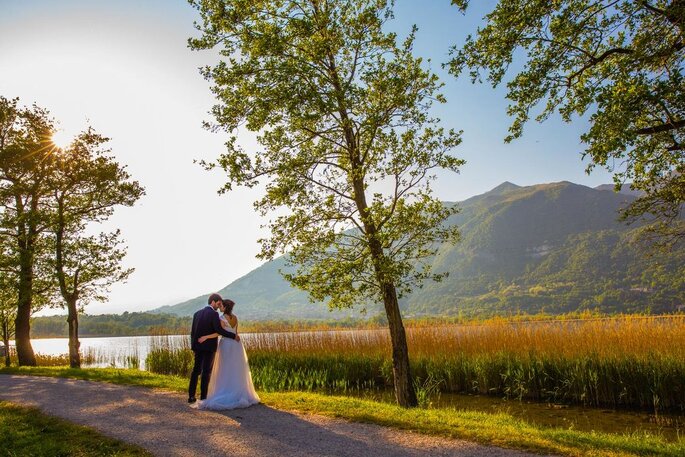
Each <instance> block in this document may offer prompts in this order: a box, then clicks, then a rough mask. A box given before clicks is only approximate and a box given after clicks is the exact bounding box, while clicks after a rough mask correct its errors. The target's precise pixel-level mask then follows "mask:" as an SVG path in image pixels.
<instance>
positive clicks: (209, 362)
mask: <svg viewBox="0 0 685 457" xmlns="http://www.w3.org/2000/svg"><path fill="white" fill-rule="evenodd" d="M213 365H214V352H208V351H195V364H194V365H193V372H192V373H191V374H190V385H189V386H188V398H195V391H196V390H197V377H198V376H200V375H201V378H200V400H204V399H205V398H207V388H208V387H209V377H210V376H211V375H212V366H213Z"/></svg>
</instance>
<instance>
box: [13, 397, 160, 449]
mask: <svg viewBox="0 0 685 457" xmlns="http://www.w3.org/2000/svg"><path fill="white" fill-rule="evenodd" d="M0 454H1V455H3V456H11V457H18V456H27V457H28V456H31V457H42V456H45V457H55V456H72V457H80V456H89V457H91V456H92V457H99V456H102V457H105V456H107V457H150V456H151V455H152V454H150V453H149V452H147V451H145V450H144V449H142V448H139V447H137V446H132V445H130V444H126V443H123V442H121V441H117V440H115V439H112V438H108V437H106V436H103V435H101V434H100V433H98V432H96V431H95V430H93V429H90V428H88V427H82V426H79V425H75V424H72V423H69V422H66V421H63V420H61V419H58V418H56V417H52V416H48V415H45V414H43V413H41V412H40V411H39V410H37V409H35V408H26V407H23V406H18V405H15V404H13V403H8V402H5V401H0Z"/></svg>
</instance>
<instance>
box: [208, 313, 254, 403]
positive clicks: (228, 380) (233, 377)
mask: <svg viewBox="0 0 685 457" xmlns="http://www.w3.org/2000/svg"><path fill="white" fill-rule="evenodd" d="M221 320H222V321H223V322H226V323H227V324H228V328H227V330H228V331H229V332H235V331H236V330H235V328H233V327H231V324H230V323H228V321H227V320H226V318H225V317H224V316H221ZM257 403H259V396H258V395H257V392H255V390H254V385H253V384H252V375H251V374H250V366H249V365H248V364H247V354H246V353H245V348H244V347H243V343H242V342H240V341H235V340H233V339H231V338H223V337H220V340H219V347H218V349H217V351H216V354H215V356H214V367H213V368H212V377H211V378H210V380H209V388H208V391H207V399H206V400H204V401H200V402H199V405H198V408H199V409H210V410H224V409H235V408H247V407H248V406H251V405H256V404H257Z"/></svg>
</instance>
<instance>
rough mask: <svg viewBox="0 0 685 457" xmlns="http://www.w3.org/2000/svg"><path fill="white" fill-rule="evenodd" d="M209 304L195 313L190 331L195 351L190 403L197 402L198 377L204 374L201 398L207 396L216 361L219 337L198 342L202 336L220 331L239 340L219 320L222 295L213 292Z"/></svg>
mask: <svg viewBox="0 0 685 457" xmlns="http://www.w3.org/2000/svg"><path fill="white" fill-rule="evenodd" d="M207 302H208V305H207V306H205V307H204V308H202V309H201V310H199V311H197V312H196V313H195V314H194V315H193V327H192V329H191V331H190V340H191V343H190V348H191V349H192V350H193V352H194V353H195V364H194V365H193V372H192V373H191V374H190V385H189V386H188V403H195V401H196V399H195V391H196V390H197V377H198V376H200V374H202V378H201V380H200V400H204V399H205V398H207V388H208V387H209V377H210V375H211V374H212V365H213V363H214V353H215V352H216V347H217V341H218V338H208V339H207V340H205V342H204V343H200V342H198V339H199V338H200V337H201V336H204V335H209V334H211V333H218V334H219V335H222V336H224V337H226V338H232V339H234V340H238V339H239V338H240V337H238V336H237V335H236V334H235V333H231V332H228V331H226V330H224V328H223V327H222V326H221V322H220V320H219V315H218V314H217V312H216V310H217V308H218V307H219V305H220V304H221V296H220V295H219V294H212V295H210V296H209V299H208V300H207Z"/></svg>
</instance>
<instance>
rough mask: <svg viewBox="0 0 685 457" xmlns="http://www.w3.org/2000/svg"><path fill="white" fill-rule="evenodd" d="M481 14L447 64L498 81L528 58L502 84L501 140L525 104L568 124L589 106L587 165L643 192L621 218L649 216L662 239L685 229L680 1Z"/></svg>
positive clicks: (504, 1) (559, 4) (518, 4)
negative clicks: (508, 120) (505, 124)
mask: <svg viewBox="0 0 685 457" xmlns="http://www.w3.org/2000/svg"><path fill="white" fill-rule="evenodd" d="M452 3H454V4H456V5H457V6H458V7H459V8H461V9H466V8H467V6H468V3H469V1H468V0H452ZM485 21H486V22H485V25H484V27H482V28H480V29H479V30H478V34H477V36H476V37H475V38H473V37H468V39H467V40H466V43H465V44H464V46H463V47H462V48H455V49H453V51H452V52H453V55H452V57H453V58H452V60H451V61H450V62H449V68H450V70H451V72H452V73H453V74H455V75H459V74H460V73H461V72H462V71H464V69H466V68H470V72H471V77H472V78H473V80H474V81H476V80H480V79H481V78H482V76H483V74H485V76H486V77H487V80H488V81H490V83H492V85H493V86H497V85H498V84H500V83H501V82H502V81H503V80H505V78H506V76H507V72H508V70H509V67H510V65H511V64H512V62H514V61H515V59H517V58H520V59H522V61H523V62H525V64H524V66H523V68H522V69H521V70H520V71H519V72H518V73H517V74H516V75H515V76H513V78H512V79H511V80H510V81H508V82H507V87H508V95H507V96H508V98H509V99H510V100H511V104H510V105H509V108H508V113H509V114H510V115H511V116H513V118H514V120H513V124H512V125H511V128H510V135H509V136H508V137H507V138H506V141H511V140H512V139H514V138H518V137H519V136H521V134H522V133H523V127H524V124H525V123H526V122H527V121H528V119H529V117H530V116H531V113H532V112H535V113H536V114H535V115H536V119H537V120H538V121H543V120H545V119H546V118H548V116H550V115H551V114H552V113H554V112H558V113H560V114H561V117H562V118H563V119H564V120H565V121H568V122H570V121H571V120H572V118H573V117H574V115H584V114H586V113H588V114H589V120H590V128H589V130H588V131H587V132H585V133H584V134H583V135H582V137H581V139H582V141H583V142H584V143H586V144H587V149H586V150H585V153H584V156H588V157H589V158H590V159H591V163H590V166H589V168H588V171H590V170H591V169H592V168H593V167H594V166H597V165H599V166H603V167H607V168H608V169H609V170H611V171H613V172H614V179H615V182H616V185H617V186H620V185H622V184H623V183H625V182H630V183H631V186H632V188H633V189H638V190H641V191H644V192H645V196H644V197H643V198H640V199H638V200H637V201H636V202H635V203H634V204H633V205H632V206H631V207H629V208H628V210H627V211H626V212H625V214H624V215H625V217H626V218H627V219H630V220H632V219H636V218H638V217H646V218H647V219H652V218H655V219H656V220H654V221H653V222H654V224H652V225H651V229H654V230H655V231H656V233H658V234H663V235H667V236H668V238H667V240H671V241H673V240H677V239H679V238H683V237H685V224H683V222H682V216H683V212H682V210H683V204H684V203H685V78H684V75H683V71H684V70H685V60H684V58H685V1H684V0H559V1H546V0H534V1H531V0H499V2H498V3H497V6H496V7H495V9H494V10H493V11H492V12H491V13H489V14H488V15H487V16H486V17H485Z"/></svg>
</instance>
